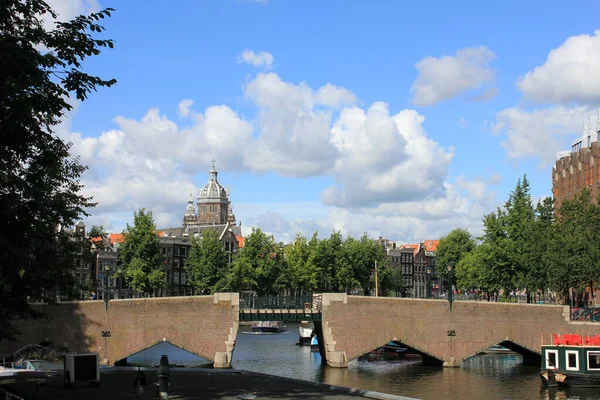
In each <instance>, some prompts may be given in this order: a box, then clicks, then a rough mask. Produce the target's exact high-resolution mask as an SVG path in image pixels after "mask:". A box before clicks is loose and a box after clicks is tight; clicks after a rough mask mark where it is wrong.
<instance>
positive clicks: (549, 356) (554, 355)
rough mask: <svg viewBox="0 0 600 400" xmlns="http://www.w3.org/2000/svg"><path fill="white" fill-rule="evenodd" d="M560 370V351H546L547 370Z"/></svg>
mask: <svg viewBox="0 0 600 400" xmlns="http://www.w3.org/2000/svg"><path fill="white" fill-rule="evenodd" d="M557 368H558V350H546V369H557Z"/></svg>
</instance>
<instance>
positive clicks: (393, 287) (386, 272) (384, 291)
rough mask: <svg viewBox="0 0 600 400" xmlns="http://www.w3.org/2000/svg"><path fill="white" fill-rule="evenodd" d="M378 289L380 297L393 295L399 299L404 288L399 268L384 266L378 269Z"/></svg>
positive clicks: (402, 276)
mask: <svg viewBox="0 0 600 400" xmlns="http://www.w3.org/2000/svg"><path fill="white" fill-rule="evenodd" d="M377 268H379V266H378V267H377ZM379 270H380V271H379V287H380V289H379V290H380V293H381V295H382V296H389V295H393V296H394V297H400V294H401V293H402V289H403V288H404V275H403V274H402V269H401V268H392V267H389V266H388V265H384V266H383V268H379Z"/></svg>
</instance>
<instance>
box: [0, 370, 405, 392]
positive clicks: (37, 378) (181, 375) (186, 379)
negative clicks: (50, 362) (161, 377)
mask: <svg viewBox="0 0 600 400" xmlns="http://www.w3.org/2000/svg"><path fill="white" fill-rule="evenodd" d="M141 370H142V371H144V373H145V375H146V380H147V383H148V385H147V386H145V387H144V392H143V393H142V394H136V393H134V386H133V382H134V380H135V377H136V374H137V371H138V369H137V368H135V367H114V368H102V370H101V373H100V385H99V386H97V387H93V386H81V385H78V386H76V387H73V388H65V387H64V385H63V374H62V371H56V372H51V373H43V372H23V373H19V374H18V375H17V376H8V377H7V376H5V377H0V399H5V398H6V399H14V400H17V399H18V400H20V399H23V400H26V399H27V400H29V399H45V400H55V399H64V400H81V399H86V400H87V399H89V400H108V399H111V400H112V399H137V400H144V399H148V400H149V399H156V398H157V390H156V386H155V384H154V383H155V382H156V381H157V370H156V368H141ZM11 396H12V397H11ZM253 396H255V397H253ZM169 398H170V399H177V400H188V399H214V400H230V399H231V400H235V399H252V398H256V399H257V400H259V399H275V398H276V399H279V400H287V399H298V398H301V399H303V400H313V399H314V400H341V399H380V400H416V399H412V398H409V397H403V396H396V395H390V394H386V393H379V392H372V391H367V390H360V389H354V388H346V387H341V386H333V385H328V384H323V383H317V382H310V381H302V380H298V379H291V378H284V377H279V376H274V375H267V374H261V373H257V372H250V371H244V370H234V369H228V370H224V369H195V368H176V369H171V370H170V380H169Z"/></svg>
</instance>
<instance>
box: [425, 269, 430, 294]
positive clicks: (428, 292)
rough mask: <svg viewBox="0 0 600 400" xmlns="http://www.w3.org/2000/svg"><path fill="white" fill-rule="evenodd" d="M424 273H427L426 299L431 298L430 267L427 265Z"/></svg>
mask: <svg viewBox="0 0 600 400" xmlns="http://www.w3.org/2000/svg"><path fill="white" fill-rule="evenodd" d="M425 272H427V293H426V295H427V298H428V299H429V298H431V285H430V283H429V282H430V281H431V265H428V266H427V267H426V268H425Z"/></svg>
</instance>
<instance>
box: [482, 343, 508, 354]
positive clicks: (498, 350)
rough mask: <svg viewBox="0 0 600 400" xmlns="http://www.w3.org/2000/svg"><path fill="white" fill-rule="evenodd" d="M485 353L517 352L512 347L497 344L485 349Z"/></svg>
mask: <svg viewBox="0 0 600 400" xmlns="http://www.w3.org/2000/svg"><path fill="white" fill-rule="evenodd" d="M482 353H483V354H515V352H514V351H512V350H511V349H507V348H506V347H504V346H500V345H499V344H495V345H493V346H490V347H488V348H487V349H485V350H484V351H482Z"/></svg>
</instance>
